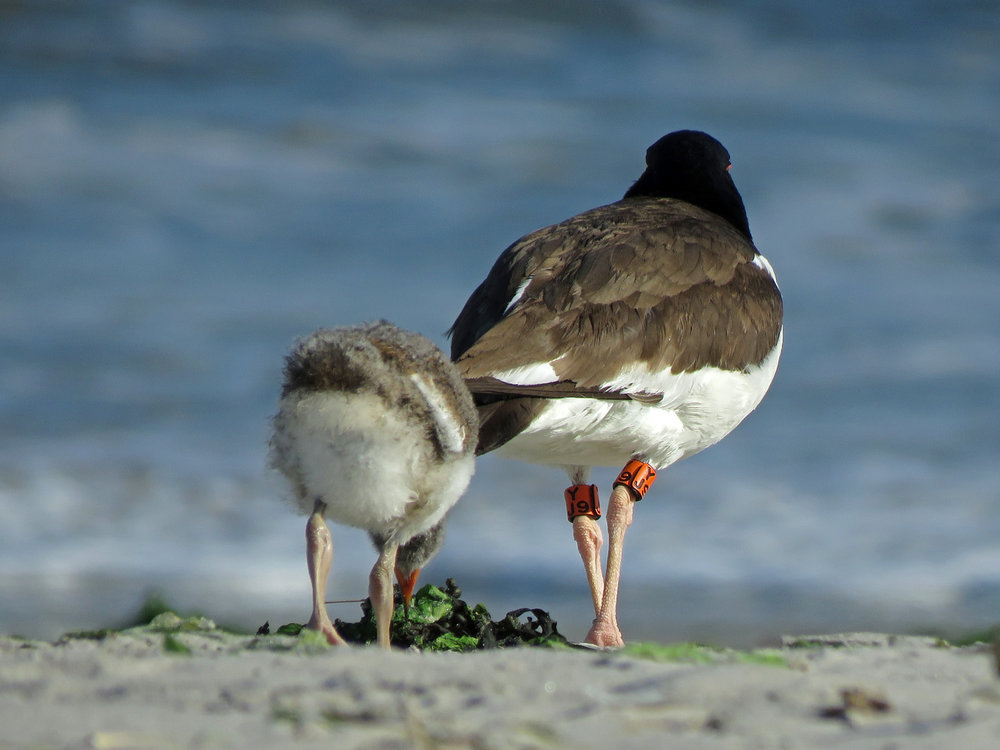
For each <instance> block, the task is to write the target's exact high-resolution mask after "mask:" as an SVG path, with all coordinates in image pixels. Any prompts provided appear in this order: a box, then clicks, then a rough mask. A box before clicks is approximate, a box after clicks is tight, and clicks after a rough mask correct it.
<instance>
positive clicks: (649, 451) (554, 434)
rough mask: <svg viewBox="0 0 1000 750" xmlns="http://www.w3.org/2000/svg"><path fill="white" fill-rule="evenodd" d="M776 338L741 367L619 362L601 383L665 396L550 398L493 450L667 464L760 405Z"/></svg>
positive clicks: (532, 457) (549, 459)
mask: <svg viewBox="0 0 1000 750" xmlns="http://www.w3.org/2000/svg"><path fill="white" fill-rule="evenodd" d="M781 343H782V342H781V338H780V337H779V339H778V343H777V345H776V346H775V348H774V350H773V351H772V352H771V353H770V354H769V355H768V356H767V357H766V358H765V359H764V361H763V362H761V364H760V365H759V366H756V367H752V368H749V369H748V370H747V371H746V372H733V371H731V370H720V369H718V368H714V367H708V368H704V369H702V370H698V371H697V372H690V373H687V372H685V373H670V372H665V373H650V372H649V371H648V370H645V368H642V369H640V368H632V369H627V370H623V371H622V372H621V373H620V374H619V375H618V377H616V378H615V379H614V380H613V381H611V382H609V383H607V384H606V385H607V386H608V388H609V390H625V391H626V392H629V391H631V392H633V393H635V392H640V391H645V392H652V393H662V394H663V399H662V401H660V403H658V404H642V403H640V402H638V401H602V400H596V399H587V398H563V399H553V400H552V401H551V402H550V404H549V405H548V407H547V408H546V409H545V411H544V412H542V414H540V415H539V416H538V417H537V418H536V419H535V420H534V421H533V422H532V423H531V424H530V425H529V426H528V427H527V428H526V429H525V430H523V431H522V432H521V433H519V434H518V435H516V436H515V437H514V438H513V439H511V440H510V441H509V442H507V443H506V444H505V445H503V446H501V447H500V448H499V449H498V450H497V453H498V454H499V455H502V456H506V457H510V458H517V459H520V460H523V461H529V462H531V463H540V464H547V465H555V466H615V467H619V466H621V465H623V464H624V463H625V462H626V461H628V460H629V459H631V458H641V459H642V460H644V461H647V462H649V463H650V464H652V465H653V466H654V467H656V468H660V469H662V468H665V467H667V466H669V465H670V464H672V463H675V462H676V461H679V460H681V459H683V458H687V457H688V456H692V455H694V454H695V453H697V452H699V451H701V450H703V449H705V448H707V447H708V446H710V445H713V444H714V443H717V442H718V441H719V440H721V439H722V438H724V437H725V436H726V435H728V434H729V433H730V432H731V431H732V430H733V428H735V427H736V426H737V425H738V424H739V423H740V422H741V421H743V419H744V418H745V417H746V416H747V415H748V414H749V413H750V412H751V411H753V410H754V409H755V408H756V407H757V405H758V404H759V403H760V401H761V399H762V398H763V397H764V394H765V393H767V389H768V388H769V387H770V385H771V381H772V380H773V378H774V373H775V371H776V370H777V367H778V359H779V357H780V354H781Z"/></svg>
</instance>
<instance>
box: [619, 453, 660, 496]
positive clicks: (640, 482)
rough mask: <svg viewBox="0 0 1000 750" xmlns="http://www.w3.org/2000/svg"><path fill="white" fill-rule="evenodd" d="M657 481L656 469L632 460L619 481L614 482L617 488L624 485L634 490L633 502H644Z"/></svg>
mask: <svg viewBox="0 0 1000 750" xmlns="http://www.w3.org/2000/svg"><path fill="white" fill-rule="evenodd" d="M654 481H656V469H654V468H653V467H652V466H650V465H649V464H647V463H645V462H643V461H637V460H636V459H634V458H633V459H632V460H631V461H629V462H628V463H627V464H625V468H624V469H622V471H621V474H619V475H618V479H616V480H615V481H614V484H615V486H616V487H617V486H618V485H622V486H623V487H628V488H629V489H630V490H632V499H633V500H637V501H638V500H642V498H644V497H645V496H646V492H647V491H648V490H649V488H650V487H652V486H653V482H654Z"/></svg>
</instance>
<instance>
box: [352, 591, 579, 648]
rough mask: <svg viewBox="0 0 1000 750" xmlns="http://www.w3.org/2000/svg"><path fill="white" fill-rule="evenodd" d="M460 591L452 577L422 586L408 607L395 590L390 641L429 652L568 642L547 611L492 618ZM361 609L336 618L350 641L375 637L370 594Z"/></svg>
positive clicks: (563, 643)
mask: <svg viewBox="0 0 1000 750" xmlns="http://www.w3.org/2000/svg"><path fill="white" fill-rule="evenodd" d="M461 596H462V590H461V589H460V588H459V587H458V586H457V585H456V583H455V580H454V579H452V578H449V579H448V580H447V581H446V582H445V585H444V588H439V587H437V586H433V585H431V584H426V585H425V586H423V587H422V588H421V589H420V590H419V591H417V593H416V594H414V596H413V600H412V601H411V603H410V608H409V611H406V609H405V608H404V607H403V603H402V601H401V599H400V597H399V595H398V593H397V595H396V604H395V608H394V610H393V616H392V623H391V625H390V635H389V639H390V641H391V642H392V644H393V645H394V646H398V647H401V648H409V647H411V646H415V647H416V648H419V649H421V650H426V651H474V650H476V649H483V648H509V647H512V646H564V645H567V642H566V639H565V638H564V637H563V636H562V635H561V634H560V633H559V631H558V630H557V629H556V623H555V622H554V621H553V620H552V618H551V617H550V616H549V614H548V612H545V611H543V610H541V609H528V608H525V609H519V610H514V611H512V612H508V613H507V614H506V615H505V616H504V617H503V618H501V619H500V620H497V621H494V620H493V619H492V618H491V617H490V613H489V611H488V610H487V609H486V607H485V606H484V605H483V604H476V605H475V606H474V607H470V606H469V605H468V604H467V603H466V602H465V601H464V600H463V599H462V598H461ZM361 613H362V616H361V619H360V620H359V621H357V622H344V621H343V620H337V621H336V622H335V627H336V628H337V631H338V632H339V633H340V635H341V636H342V637H343V638H344V640H346V641H348V642H350V643H361V644H368V643H372V642H374V641H375V639H376V633H375V617H374V614H373V611H372V606H371V602H370V601H369V600H368V599H366V600H364V601H363V602H362V603H361Z"/></svg>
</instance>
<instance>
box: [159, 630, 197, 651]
mask: <svg viewBox="0 0 1000 750" xmlns="http://www.w3.org/2000/svg"><path fill="white" fill-rule="evenodd" d="M163 650H164V651H166V652H167V653H168V654H177V655H179V656H190V655H191V649H190V648H188V646H187V645H186V644H185V643H184V642H183V641H182V640H181V639H180V638H178V637H177V636H175V635H174V634H173V633H164V634H163Z"/></svg>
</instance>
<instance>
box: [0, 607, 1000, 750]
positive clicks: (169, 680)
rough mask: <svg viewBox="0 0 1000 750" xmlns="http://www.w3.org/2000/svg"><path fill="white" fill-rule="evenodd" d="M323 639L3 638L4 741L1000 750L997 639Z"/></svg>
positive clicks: (160, 634)
mask: <svg viewBox="0 0 1000 750" xmlns="http://www.w3.org/2000/svg"><path fill="white" fill-rule="evenodd" d="M314 635H315V634H312V633H308V634H307V635H306V636H305V637H292V636H281V635H271V636H261V637H254V636H240V635H233V634H229V633H225V632H222V631H220V630H219V629H217V628H215V627H214V624H213V623H211V621H208V620H203V619H202V620H198V619H195V620H186V621H183V620H180V619H179V618H176V617H175V616H173V615H169V614H168V615H167V616H165V618H164V617H161V618H158V620H155V621H154V622H153V623H152V624H151V625H149V626H145V627H139V628H133V629H130V630H125V631H121V632H98V633H88V634H78V635H77V636H75V637H66V638H62V639H60V640H58V641H55V642H43V641H30V640H24V639H19V638H12V637H4V638H0V727H2V729H0V745H2V746H3V747H5V748H6V747H11V748H50V747H51V748H63V747H67V748H103V749H104V750H111V749H124V748H230V747H232V748H244V749H247V750H252V749H254V748H261V749H263V748H268V749H269V750H270V749H272V748H275V747H302V748H313V747H315V748H324V749H325V750H329V748H336V749H337V750H349V749H353V748H358V749H362V748H363V749H365V750H368V749H371V750H375V749H376V748H377V749H379V750H383V749H385V750H388V749H389V748H401V749H402V748H419V749H423V748H464V747H473V748H489V749H493V748H497V749H498V750H499V749H500V748H539V749H541V748H557V747H572V748H606V747H609V746H610V747H615V748H618V749H624V748H651V747H670V748H941V747H956V748H984V749H985V748H995V747H1000V680H998V679H997V675H996V668H995V660H994V656H993V653H992V651H991V649H990V648H989V647H986V646H973V647H964V648H958V647H952V646H949V645H947V644H944V643H942V642H940V641H937V640H935V639H933V638H924V637H906V636H887V635H877V634H850V635H834V636H822V637H816V636H810V637H800V638H786V639H785V640H784V642H783V646H782V647H781V648H779V649H769V650H764V651H751V652H738V651H727V650H715V649H707V648H693V647H692V648H689V647H680V648H678V649H675V650H673V651H670V652H667V651H663V650H660V649H657V648H654V647H651V648H650V654H649V655H645V656H644V655H643V654H642V653H636V652H633V653H623V652H595V651H587V650H579V649H550V648H531V647H522V648H516V649H503V650H490V651H477V652H470V653H462V654H460V653H416V652H402V651H397V652H391V653H383V652H380V651H378V650H375V649H372V648H357V647H354V648H337V649H334V648H328V647H326V646H325V644H324V643H322V642H319V641H318V640H317V639H316V638H315V637H312V636H314ZM664 659H666V660H664Z"/></svg>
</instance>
